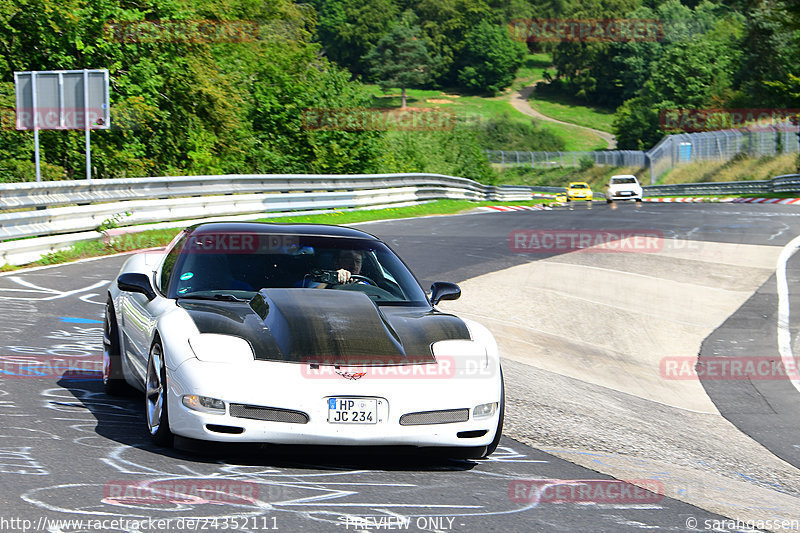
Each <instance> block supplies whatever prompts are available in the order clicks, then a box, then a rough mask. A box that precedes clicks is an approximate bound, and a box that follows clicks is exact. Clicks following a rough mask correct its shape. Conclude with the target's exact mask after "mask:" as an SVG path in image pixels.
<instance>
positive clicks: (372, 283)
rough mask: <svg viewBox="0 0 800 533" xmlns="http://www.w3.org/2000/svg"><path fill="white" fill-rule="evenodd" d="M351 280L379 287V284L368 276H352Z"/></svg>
mask: <svg viewBox="0 0 800 533" xmlns="http://www.w3.org/2000/svg"><path fill="white" fill-rule="evenodd" d="M350 279H351V280H354V281H363V282H364V283H366V284H368V285H372V286H373V287H377V286H378V284H377V283H375V282H374V281H372V279H370V278H368V277H367V276H362V275H360V274H350ZM340 285H341V284H340Z"/></svg>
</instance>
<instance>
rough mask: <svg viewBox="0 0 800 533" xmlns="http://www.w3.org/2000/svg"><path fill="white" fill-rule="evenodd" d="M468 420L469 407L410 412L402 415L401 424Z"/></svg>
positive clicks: (410, 424) (447, 422)
mask: <svg viewBox="0 0 800 533" xmlns="http://www.w3.org/2000/svg"><path fill="white" fill-rule="evenodd" d="M467 420H469V409H448V410H446V411H422V412H419V413H408V414H405V415H403V416H401V417H400V425H401V426H423V425H427V424H452V423H453V422H466V421H467Z"/></svg>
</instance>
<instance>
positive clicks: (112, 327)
mask: <svg viewBox="0 0 800 533" xmlns="http://www.w3.org/2000/svg"><path fill="white" fill-rule="evenodd" d="M103 389H105V392H106V394H109V395H111V396H119V395H121V394H123V393H124V392H126V391H127V386H126V383H125V377H124V376H123V374H122V350H121V348H120V342H119V326H118V325H117V316H116V314H115V313H114V303H113V302H112V301H111V298H110V297H109V299H108V302H106V313H105V318H104V319H103Z"/></svg>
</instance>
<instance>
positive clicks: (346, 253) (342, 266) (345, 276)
mask: <svg viewBox="0 0 800 533" xmlns="http://www.w3.org/2000/svg"><path fill="white" fill-rule="evenodd" d="M363 263H364V257H363V256H362V255H361V252H359V251H358V250H340V251H339V253H338V254H337V256H336V262H335V264H334V269H335V270H336V275H337V278H338V281H339V283H349V282H350V281H352V280H351V279H350V277H351V276H357V275H359V274H360V273H361V265H362V264H363Z"/></svg>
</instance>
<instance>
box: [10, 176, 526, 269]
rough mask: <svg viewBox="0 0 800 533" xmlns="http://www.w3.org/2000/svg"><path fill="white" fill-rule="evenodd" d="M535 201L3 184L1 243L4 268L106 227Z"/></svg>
mask: <svg viewBox="0 0 800 533" xmlns="http://www.w3.org/2000/svg"><path fill="white" fill-rule="evenodd" d="M531 195H532V189H531V188H530V187H523V186H499V187H497V186H487V185H483V184H480V183H478V182H475V181H472V180H469V179H466V178H458V177H453V176H445V175H441V174H375V175H360V176H336V175H248V176H189V177H163V178H138V179H137V178H134V179H121V180H92V181H74V182H40V183H7V184H0V210H5V212H0V240H3V239H20V240H13V241H6V242H0V264H2V262H6V263H11V264H20V263H21V262H28V261H31V260H35V258H36V257H34V256H36V253H37V251H39V252H40V253H47V252H50V251H53V250H55V249H57V248H58V247H59V242H63V243H65V244H71V243H73V242H74V241H75V240H76V239H78V240H90V239H95V238H98V237H99V236H101V234H100V233H98V232H97V231H96V230H97V229H98V228H99V227H100V226H103V225H106V226H111V225H113V226H132V225H141V224H148V223H155V222H165V221H184V220H193V219H207V218H213V217H230V216H242V215H250V214H262V213H263V214H264V215H266V214H268V213H285V212H297V211H302V212H307V211H317V210H323V211H324V210H337V209H351V208H369V207H378V206H391V205H407V204H410V203H411V204H413V203H420V202H424V201H429V200H436V199H444V198H450V199H462V200H476V201H482V200H487V201H501V202H514V201H524V200H530V199H531ZM69 204H77V205H69ZM76 234H82V235H83V236H82V237H80V238H77V237H76ZM61 247H63V246H61ZM23 250H24V253H22V251H23ZM18 252H19V253H18ZM20 254H21V255H20Z"/></svg>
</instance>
